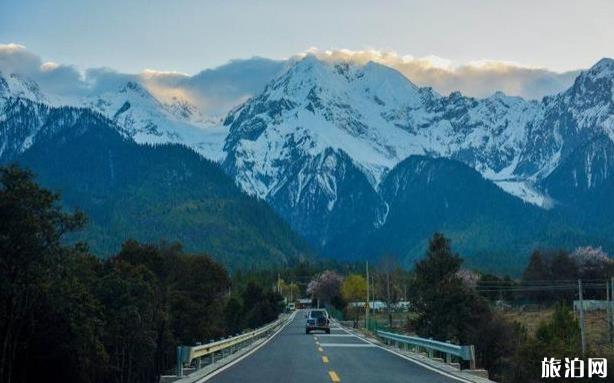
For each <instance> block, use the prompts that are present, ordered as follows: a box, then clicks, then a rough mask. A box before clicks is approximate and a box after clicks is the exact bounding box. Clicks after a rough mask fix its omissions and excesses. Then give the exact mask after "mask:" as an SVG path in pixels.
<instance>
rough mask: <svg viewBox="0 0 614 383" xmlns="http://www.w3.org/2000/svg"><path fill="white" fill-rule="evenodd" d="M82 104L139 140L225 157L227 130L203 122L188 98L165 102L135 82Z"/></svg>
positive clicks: (97, 95) (217, 159)
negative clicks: (179, 144)
mask: <svg viewBox="0 0 614 383" xmlns="http://www.w3.org/2000/svg"><path fill="white" fill-rule="evenodd" d="M80 104H81V105H83V106H85V107H88V108H91V109H93V110H95V111H98V112H100V113H102V114H103V115H105V116H107V117H108V118H110V119H112V120H113V121H115V122H116V123H117V124H118V125H119V126H121V127H122V128H123V129H124V131H125V132H126V134H127V135H128V136H130V137H131V138H133V139H134V140H135V141H136V142H137V143H149V144H158V143H168V142H172V143H181V144H185V145H187V146H190V147H192V148H193V149H194V150H196V151H197V152H198V153H200V154H201V155H202V156H204V157H206V158H209V159H212V160H215V161H219V160H221V158H222V156H223V152H222V147H223V142H224V138H225V137H226V134H227V129H225V128H224V127H222V126H221V124H220V125H216V124H204V123H202V116H200V114H199V112H198V110H197V109H196V107H194V106H193V105H191V104H190V103H188V102H187V101H185V100H179V99H176V100H175V102H174V103H172V104H167V105H164V104H162V103H161V102H160V101H158V100H157V99H156V98H155V97H153V96H152V95H151V94H150V93H149V92H148V91H147V90H146V89H145V88H144V87H143V86H141V85H140V84H138V83H136V82H134V81H129V82H127V83H126V84H124V85H122V86H121V87H120V88H119V89H117V90H116V91H107V92H104V93H102V94H94V95H91V96H88V97H86V98H85V99H84V100H81V101H80Z"/></svg>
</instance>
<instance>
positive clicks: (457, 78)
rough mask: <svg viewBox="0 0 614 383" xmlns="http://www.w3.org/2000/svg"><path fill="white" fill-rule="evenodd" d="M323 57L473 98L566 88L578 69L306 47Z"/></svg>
mask: <svg viewBox="0 0 614 383" xmlns="http://www.w3.org/2000/svg"><path fill="white" fill-rule="evenodd" d="M307 53H311V54H315V55H316V56H317V57H318V58H320V59H324V60H350V61H353V62H358V63H366V62H368V61H374V62H377V63H380V64H384V65H387V66H390V67H392V68H395V69H396V70H398V71H399V72H401V73H403V74H404V75H405V77H407V78H408V79H409V80H410V81H412V82H413V83H414V84H416V85H418V86H431V87H433V88H434V89H435V90H436V91H438V92H439V93H441V94H444V95H447V94H449V93H451V92H453V91H460V92H461V93H463V94H466V95H469V96H473V97H479V98H481V97H488V96H490V95H492V94H493V93H495V92H496V91H502V92H504V93H506V94H509V95H514V96H521V97H525V98H530V99H541V98H542V97H543V96H545V95H551V94H555V93H559V92H561V91H563V90H565V89H567V88H568V87H569V86H570V85H571V84H572V83H573V80H574V78H575V77H576V76H577V75H578V74H579V71H571V72H564V73H558V72H553V71H550V70H547V69H544V68H537V67H531V66H526V65H521V64H518V63H514V62H509V61H500V60H479V61H472V62H468V63H455V62H454V61H452V60H449V59H445V58H442V57H438V56H426V57H413V56H411V55H405V56H400V55H398V54H397V53H396V52H392V51H388V52H384V51H378V50H364V51H351V50H347V49H339V50H324V51H322V50H318V49H317V48H310V49H308V50H307V51H306V52H305V54H307Z"/></svg>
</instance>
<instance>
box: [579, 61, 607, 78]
mask: <svg viewBox="0 0 614 383" xmlns="http://www.w3.org/2000/svg"><path fill="white" fill-rule="evenodd" d="M583 75H587V76H590V77H591V78H594V79H598V78H606V77H609V78H610V79H614V59H611V58H609V57H604V58H602V59H601V60H599V61H597V63H596V64H595V65H593V66H592V67H591V68H590V69H589V70H588V71H586V72H585V73H583Z"/></svg>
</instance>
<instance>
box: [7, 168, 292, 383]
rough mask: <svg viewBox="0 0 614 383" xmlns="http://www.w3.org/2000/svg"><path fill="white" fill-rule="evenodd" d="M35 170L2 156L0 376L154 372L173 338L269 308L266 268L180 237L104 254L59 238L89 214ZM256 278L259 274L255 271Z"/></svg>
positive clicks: (188, 340)
mask: <svg viewBox="0 0 614 383" xmlns="http://www.w3.org/2000/svg"><path fill="white" fill-rule="evenodd" d="M86 223H87V217H85V216H84V215H83V214H82V213H81V212H79V211H74V212H65V211H64V210H63V208H62V206H61V203H60V196H59V195H58V194H55V193H52V192H50V191H48V190H46V189H44V188H41V187H40V186H39V185H38V184H37V183H36V182H35V181H34V177H33V175H32V173H30V172H29V171H26V170H23V169H21V168H18V167H14V166H10V167H3V168H0V344H1V348H0V381H2V382H6V383H19V382H32V381H48V377H49V376H53V377H54V380H56V381H66V382H88V383H94V382H118V383H128V382H131V383H132V382H154V381H157V380H158V377H159V375H160V373H161V372H163V371H167V370H168V369H170V368H172V367H173V366H174V363H175V359H174V358H175V347H176V346H177V345H179V344H185V345H191V344H195V343H196V342H205V341H208V340H210V339H215V338H219V337H220V336H227V335H231V334H236V333H238V332H240V331H242V330H244V329H246V328H254V327H258V326H260V325H262V324H264V323H268V322H270V321H272V320H274V319H276V318H277V316H278V314H279V313H280V311H281V309H282V306H281V296H280V295H279V294H277V293H274V292H273V291H272V290H271V288H270V285H268V286H267V284H266V283H263V282H264V281H263V280H257V279H256V280H255V281H251V280H249V278H244V279H243V280H242V282H241V283H238V284H236V286H233V283H232V280H231V277H230V276H229V274H228V272H227V270H226V269H225V268H224V267H223V266H221V265H220V264H219V263H217V262H215V261H214V260H212V259H211V258H210V257H209V256H207V255H205V254H189V253H186V252H184V251H183V249H182V247H181V245H180V244H178V243H161V244H159V245H146V244H141V243H138V242H136V241H132V240H129V241H126V242H125V243H124V244H123V246H122V247H121V250H120V251H119V252H117V253H116V254H113V255H112V256H110V257H108V258H107V259H104V260H101V259H100V258H98V257H95V256H94V255H93V254H92V253H91V252H90V251H89V249H88V247H87V245H86V244H85V243H82V242H80V243H76V244H73V245H66V244H65V241H63V238H64V237H65V236H67V235H70V234H71V233H74V232H76V231H77V230H79V229H81V228H82V227H84V225H86ZM256 282H259V283H256Z"/></svg>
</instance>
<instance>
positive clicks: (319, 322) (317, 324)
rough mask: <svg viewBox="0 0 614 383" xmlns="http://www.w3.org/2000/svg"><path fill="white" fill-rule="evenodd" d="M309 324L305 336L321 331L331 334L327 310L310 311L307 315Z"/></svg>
mask: <svg viewBox="0 0 614 383" xmlns="http://www.w3.org/2000/svg"><path fill="white" fill-rule="evenodd" d="M305 316H306V317H307V323H306V324H305V334H309V333H310V332H311V331H314V330H320V331H324V332H326V333H327V334H330V320H329V319H328V312H326V310H310V311H309V312H308V313H307V315H305Z"/></svg>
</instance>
